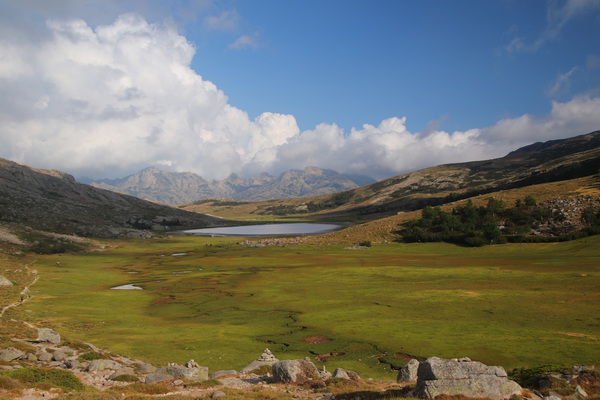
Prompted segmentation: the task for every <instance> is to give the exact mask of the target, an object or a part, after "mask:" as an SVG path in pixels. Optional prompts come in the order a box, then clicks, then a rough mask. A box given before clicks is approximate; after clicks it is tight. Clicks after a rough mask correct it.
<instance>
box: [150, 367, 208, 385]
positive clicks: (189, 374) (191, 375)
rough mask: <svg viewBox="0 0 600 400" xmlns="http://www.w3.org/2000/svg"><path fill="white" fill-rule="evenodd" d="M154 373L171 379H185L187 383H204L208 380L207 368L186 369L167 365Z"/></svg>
mask: <svg viewBox="0 0 600 400" xmlns="http://www.w3.org/2000/svg"><path fill="white" fill-rule="evenodd" d="M155 373H159V374H165V375H170V376H172V377H173V378H179V379H186V380H188V381H204V380H207V379H208V368H206V367H194V368H187V367H185V366H183V365H168V366H166V367H163V368H159V369H158V370H157V371H156V372H155Z"/></svg>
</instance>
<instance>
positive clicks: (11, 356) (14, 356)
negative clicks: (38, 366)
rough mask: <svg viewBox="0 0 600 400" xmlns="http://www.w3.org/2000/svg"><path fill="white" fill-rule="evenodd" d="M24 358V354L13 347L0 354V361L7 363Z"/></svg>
mask: <svg viewBox="0 0 600 400" xmlns="http://www.w3.org/2000/svg"><path fill="white" fill-rule="evenodd" d="M22 357H25V353H24V352H22V351H21V350H19V349H15V348H14V347H9V348H6V349H4V350H2V351H1V352H0V361H4V362H9V361H13V360H18V359H19V358H22Z"/></svg>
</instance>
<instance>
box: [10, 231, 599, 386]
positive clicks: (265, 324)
mask: <svg viewBox="0 0 600 400" xmlns="http://www.w3.org/2000/svg"><path fill="white" fill-rule="evenodd" d="M239 240H240V239H239V238H238V239H227V238H203V237H184V236H176V237H172V238H165V239H155V240H144V241H142V240H140V241H127V242H119V243H115V244H116V247H115V248H113V249H110V250H105V251H101V252H89V253H80V254H71V255H62V256H47V257H41V258H40V259H39V260H38V261H37V262H36V264H35V268H37V269H38V273H39V275H40V279H39V281H38V282H37V283H36V284H35V285H34V286H33V287H32V288H31V291H32V295H33V297H32V299H31V300H30V301H29V302H27V304H26V305H24V306H23V307H18V309H15V310H14V311H11V312H14V313H21V314H22V315H20V317H21V318H23V319H24V320H28V321H31V322H33V323H38V324H40V325H44V326H51V327H54V328H55V329H57V330H58V331H60V332H61V333H62V334H63V336H65V337H67V338H70V339H73V340H82V341H88V342H91V343H94V344H95V345H97V346H100V347H104V348H108V349H110V350H113V351H115V352H119V353H123V354H126V355H128V356H131V357H137V358H139V359H141V360H144V361H149V362H152V363H155V364H157V365H160V364H164V363H167V362H185V361H188V360H189V359H195V360H196V361H197V362H198V363H200V364H201V365H205V366H207V367H209V368H210V370H211V371H215V370H219V369H231V368H233V369H240V368H242V367H244V366H245V365H247V364H248V363H249V362H250V361H252V360H253V359H255V358H256V357H257V356H258V355H259V354H260V353H261V352H262V350H263V349H264V348H265V347H268V348H270V349H271V350H272V351H273V353H274V354H275V355H276V356H278V357H279V358H280V359H290V358H304V357H311V359H313V360H315V359H316V357H317V356H319V355H320V356H321V358H320V359H321V360H322V362H318V363H317V364H319V365H322V364H323V363H324V364H325V365H326V366H327V367H328V369H329V370H332V369H334V368H335V367H343V368H347V369H351V370H355V371H357V372H359V374H361V375H363V376H364V377H373V378H383V379H394V378H395V374H396V373H395V372H393V371H392V370H391V368H390V365H392V366H394V367H399V366H402V365H404V363H405V362H406V358H407V357H408V356H417V357H429V356H440V357H461V356H468V357H471V358H473V359H476V360H480V361H483V362H485V363H489V364H494V365H503V366H504V367H507V368H511V367H517V366H538V365H542V364H547V363H554V364H560V365H573V364H583V363H593V362H598V361H600V290H599V289H600V236H595V237H588V238H585V239H582V240H578V241H573V242H566V243H550V244H508V245H500V246H487V247H483V248H463V247H458V246H454V245H449V244H439V243H433V244H410V245H402V244H392V243H389V244H377V245H374V246H373V247H371V248H368V249H365V250H349V249H345V248H344V247H343V246H318V245H303V246H294V247H288V248H281V247H268V248H249V247H244V246H240V245H238V244H237V242H238V241H239ZM181 253H185V254H181ZM57 261H59V262H60V265H57V264H56V262H57ZM126 283H137V284H139V286H140V287H143V288H144V290H110V288H111V287H113V286H116V285H121V284H126ZM26 310H27V311H26ZM313 342H316V343H313ZM332 354H333V355H332Z"/></svg>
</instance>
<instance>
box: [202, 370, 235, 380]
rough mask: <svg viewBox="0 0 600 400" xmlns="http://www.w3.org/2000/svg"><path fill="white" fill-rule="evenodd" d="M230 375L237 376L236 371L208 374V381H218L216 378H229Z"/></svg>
mask: <svg viewBox="0 0 600 400" xmlns="http://www.w3.org/2000/svg"><path fill="white" fill-rule="evenodd" d="M231 375H237V371H236V370H235V369H228V370H225V371H216V372H213V373H212V374H210V375H209V376H208V377H209V378H210V379H218V378H222V377H224V376H231Z"/></svg>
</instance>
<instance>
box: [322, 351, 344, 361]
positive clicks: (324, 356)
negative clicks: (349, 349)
mask: <svg viewBox="0 0 600 400" xmlns="http://www.w3.org/2000/svg"><path fill="white" fill-rule="evenodd" d="M344 354H346V353H342V352H339V353H334V352H331V353H327V354H319V355H318V356H317V357H316V358H315V359H316V360H317V361H318V362H323V360H325V359H326V358H328V357H335V356H343V355H344Z"/></svg>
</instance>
